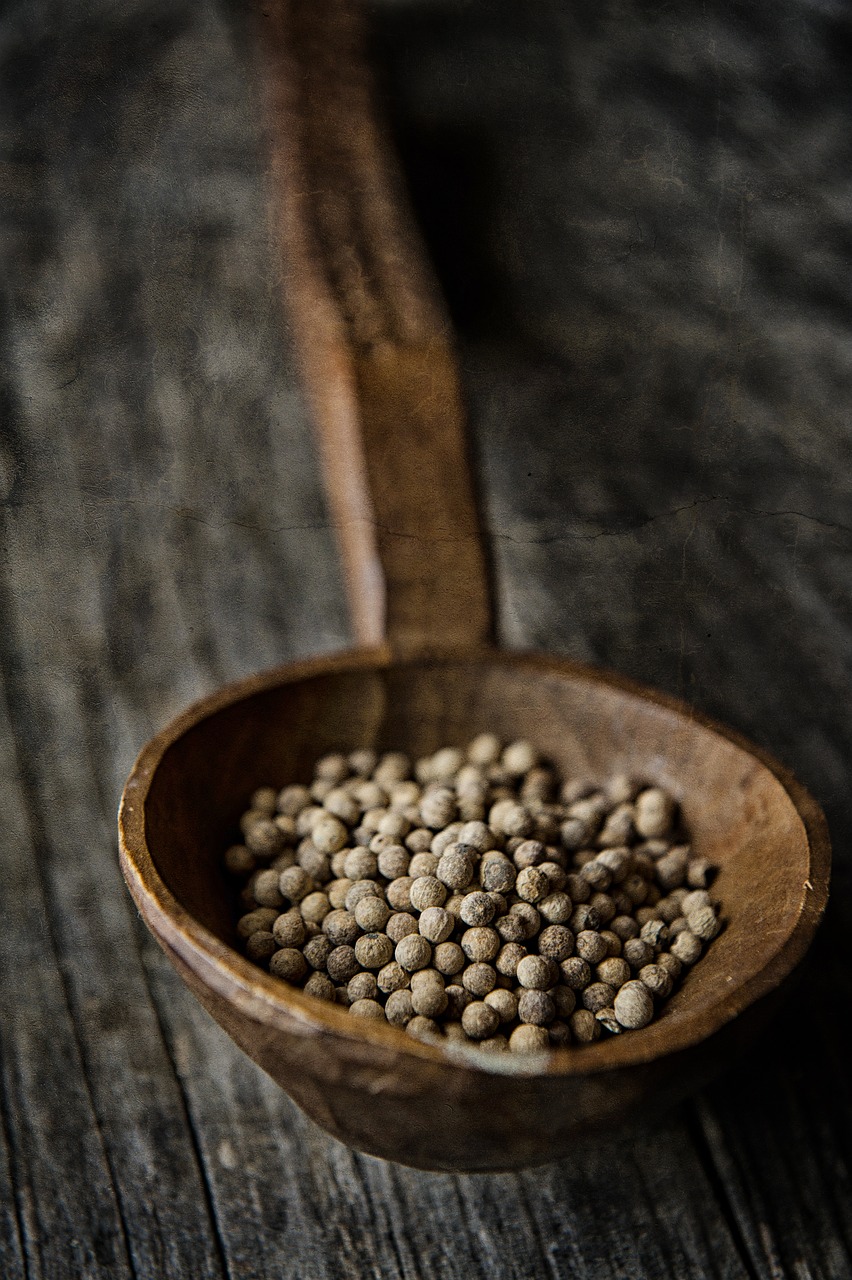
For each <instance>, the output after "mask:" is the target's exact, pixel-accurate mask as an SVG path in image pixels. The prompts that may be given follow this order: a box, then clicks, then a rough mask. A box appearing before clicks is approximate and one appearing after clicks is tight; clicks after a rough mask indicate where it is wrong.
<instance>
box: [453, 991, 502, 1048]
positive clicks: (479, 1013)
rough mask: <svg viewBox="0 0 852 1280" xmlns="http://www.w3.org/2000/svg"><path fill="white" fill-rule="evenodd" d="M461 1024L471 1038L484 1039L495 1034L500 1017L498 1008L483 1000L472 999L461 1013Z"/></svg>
mask: <svg viewBox="0 0 852 1280" xmlns="http://www.w3.org/2000/svg"><path fill="white" fill-rule="evenodd" d="M461 1024H462V1027H463V1028H464V1030H465V1032H466V1034H467V1035H469V1036H470V1038H471V1040H484V1039H485V1038H486V1036H493V1035H494V1033H495V1031H496V1030H497V1028H498V1026H499V1025H500V1018H499V1016H498V1014H497V1010H496V1009H492V1008H491V1006H490V1005H487V1004H486V1003H485V1002H484V1001H483V1000H472V1001H471V1002H470V1004H469V1005H468V1006H467V1007H466V1009H465V1010H464V1012H463V1013H462V1015H461Z"/></svg>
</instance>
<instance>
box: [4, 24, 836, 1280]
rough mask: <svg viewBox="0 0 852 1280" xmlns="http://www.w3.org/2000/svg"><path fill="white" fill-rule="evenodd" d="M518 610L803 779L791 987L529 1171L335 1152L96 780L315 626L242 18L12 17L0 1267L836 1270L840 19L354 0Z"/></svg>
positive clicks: (101, 1271)
mask: <svg viewBox="0 0 852 1280" xmlns="http://www.w3.org/2000/svg"><path fill="white" fill-rule="evenodd" d="M374 18H375V36H376V55H377V58H378V61H379V63H380V65H381V67H382V69H383V72H384V75H385V77H386V84H387V88H388V92H389V97H390V101H391V106H392V113H393V118H394V121H395V124H396V127H397V129H398V132H399V136H400V142H401V148H402V153H403V157H404V160H405V163H406V165H407V167H408V170H409V174H410V178H411V182H412V187H413V191H414V195H415V202H416V204H417V206H418V209H419V212H420V214H421V217H422V219H423V222H424V225H425V227H426V231H427V237H428V239H429V242H430V244H431V247H432V250H433V252H434V255H435V258H436V261H437V263H438V266H439V269H440V271H441V273H442V275H443V278H444V281H445V285H446V288H447V292H448V296H449V299H450V302H451V305H452V307H453V310H454V314H455V316H456V320H457V323H458V326H459V330H460V334H461V356H462V363H463V367H464V371H465V378H466V385H467V392H468V398H469V407H470V415H471V425H472V431H473V434H474V441H475V448H476V456H477V470H478V476H479V482H480V485H481V492H482V500H483V506H484V510H485V513H486V519H487V524H488V528H489V531H490V546H491V551H492V554H493V560H494V566H495V570H496V580H497V585H498V596H499V602H500V612H501V631H502V639H503V642H504V643H505V644H507V645H511V646H532V647H539V648H544V649H549V650H552V651H559V652H562V653H566V654H570V655H573V656H576V657H579V658H582V659H586V660H591V661H595V662H600V663H602V664H604V665H607V666H612V667H615V668H617V669H620V670H622V671H624V672H625V673H627V674H629V675H631V676H634V677H636V678H639V679H641V680H644V681H646V682H648V683H653V684H656V685H658V686H659V687H661V688H663V689H666V690H669V691H670V692H673V693H676V694H679V695H681V696H683V697H685V698H686V699H688V700H689V701H691V702H693V703H694V704H695V705H696V706H699V707H701V708H703V709H705V710H707V711H709V712H710V713H711V714H713V715H716V716H718V717H720V718H722V719H724V720H727V721H728V722H729V723H731V724H733V725H734V726H735V727H737V728H738V729H740V730H742V731H744V732H746V733H747V734H749V735H750V736H751V737H752V738H753V739H754V740H755V741H757V742H758V743H761V744H763V745H764V746H766V747H768V748H769V749H770V750H772V751H773V752H775V753H776V754H777V755H778V756H779V757H780V758H781V759H783V760H784V761H785V762H786V763H787V764H788V765H790V766H792V767H793V768H794V769H795V770H796V771H797V772H798V774H799V775H800V777H801V778H802V780H803V781H804V782H805V783H806V784H807V785H808V786H809V787H811V788H812V790H813V791H814V793H815V794H816V796H817V797H818V798H819V799H820V801H821V802H822V803H823V804H824V806H825V808H826V811H827V814H828V817H829V821H830V824H831V827H832V833H833V838H834V842H835V879H834V896H833V901H832V904H831V907H830V909H829V915H828V919H827V922H826V926H825V928H824V930H823V933H822V935H821V938H820V940H819V942H818V945H817V948H816V951H815V954H814V957H813V963H812V966H811V968H810V971H809V974H808V976H807V977H806V979H805V985H804V986H803V987H802V988H801V989H800V991H799V993H798V995H797V996H796V997H795V998H794V999H793V1000H792V1002H791V1003H790V1004H789V1005H788V1006H787V1009H786V1011H785V1012H784V1013H783V1014H782V1016H781V1017H780V1018H779V1019H778V1020H777V1022H776V1024H775V1026H774V1029H773V1030H772V1031H771V1032H770V1033H769V1034H768V1035H767V1036H766V1037H765V1038H764V1040H763V1041H762V1042H761V1043H760V1044H759V1045H758V1046H757V1047H756V1049H755V1050H754V1052H753V1053H752V1054H751V1055H750V1056H749V1057H748V1058H747V1059H746V1060H745V1061H743V1062H742V1063H741V1064H740V1066H739V1067H738V1068H737V1069H736V1070H734V1071H733V1072H731V1073H730V1074H729V1075H728V1076H727V1077H726V1078H725V1079H723V1080H721V1081H720V1082H719V1083H718V1084H716V1085H715V1086H714V1087H713V1088H711V1089H710V1090H708V1091H707V1092H706V1093H705V1094H704V1095H702V1096H701V1097H699V1098H697V1099H696V1100H694V1101H692V1102H690V1103H688V1104H687V1105H685V1106H683V1107H682V1108H681V1109H680V1110H679V1111H677V1112H675V1113H674V1114H672V1115H670V1116H669V1118H668V1119H667V1120H666V1121H665V1123H663V1124H662V1126H659V1127H656V1128H654V1129H649V1128H640V1129H638V1130H637V1131H635V1132H631V1133H625V1134H620V1135H614V1138H613V1142H612V1143H611V1144H609V1145H606V1146H600V1147H598V1148H595V1149H592V1150H585V1151H583V1152H578V1156H577V1158H576V1159H575V1160H567V1161H565V1162H563V1163H561V1164H558V1165H552V1166H548V1167H546V1168H544V1169H540V1170H537V1171H533V1172H530V1173H526V1174H523V1175H520V1176H509V1175H505V1176H488V1177H451V1176H444V1175H426V1174H421V1173H415V1172H411V1171H409V1170H406V1169H404V1168H402V1167H396V1166H390V1165H385V1164H381V1163H378V1162H376V1161H373V1160H371V1159H368V1158H366V1157H361V1156H358V1155H355V1154H353V1153H352V1152H350V1151H348V1150H346V1149H344V1148H343V1147H341V1146H339V1145H337V1144H335V1143H334V1142H332V1141H331V1140H329V1139H326V1138H325V1137H324V1136H323V1135H322V1134H321V1133H320V1132H319V1131H318V1130H317V1129H316V1128H314V1127H313V1125H311V1124H310V1123H309V1122H307V1121H306V1120H305V1119H303V1118H302V1117H301V1116H300V1114H299V1113H298V1112H297V1111H296V1109H295V1108H294V1106H293V1105H292V1104H291V1103H290V1102H289V1101H288V1099H287V1098H286V1097H285V1096H284V1095H283V1094H281V1093H280V1092H278V1091H277V1090H276V1088H275V1087H274V1086H273V1085H272V1084H271V1083H269V1082H268V1081H267V1080H266V1078H265V1077H263V1076H262V1075H261V1074H260V1072H259V1071H258V1070H256V1069H255V1068H254V1067H253V1066H252V1064H251V1063H250V1062H248V1061H247V1060H246V1059H245V1058H244V1057H243V1056H242V1055H241V1054H240V1052H239V1051H238V1050H237V1049H236V1048H235V1047H234V1046H233V1045H232V1044H231V1043H230V1042H229V1041H228V1040H227V1039H226V1038H225V1037H224V1035H223V1034H222V1033H221V1032H220V1031H219V1030H218V1028H217V1027H216V1026H215V1025H213V1024H212V1023H211V1021H210V1019H209V1018H208V1017H207V1016H206V1015H205V1014H204V1013H203V1012H202V1010H201V1009H200V1007H198V1006H197V1005H196V1004H195V1003H194V1001H193V1000H192V999H191V998H190V997H189V996H188V994H186V992H185V991H184V989H183V988H182V986H181V985H180V983H179V982H178V980H177V979H176V978H175V976H174V974H173V973H172V972H171V970H170V969H169V967H168V965H167V964H166V962H165V960H164V959H163V958H162V957H161V956H160V954H159V953H158V951H157V950H156V948H155V946H154V945H153V943H152V942H151V941H150V939H149V937H148V936H147V934H146V933H145V931H144V930H143V929H142V927H141V926H140V924H139V922H138V920H137V919H136V918H135V915H134V912H133V910H132V907H131V903H130V900H129V898H128V896H127V894H126V892H125V889H124V886H123V884H122V881H121V878H120V875H119V872H118V867H117V862H116V857H115V831H114V812H115V807H116V804H117V799H118V795H119V792H120V789H121V785H122V782H123V779H124V777H125V775H126V772H127V770H128V768H129V766H130V764H131V762H132V760H133V757H134V754H135V752H136V750H137V749H138V747H139V745H140V744H141V743H142V742H143V741H144V740H145V739H146V738H147V737H148V736H149V735H150V734H151V733H152V732H153V731H154V730H155V729H156V728H157V727H158V726H160V725H161V724H162V723H163V722H164V721H165V720H166V719H167V718H168V717H169V716H170V715H172V714H173V713H174V712H175V711H177V710H178V709H179V708H180V707H181V706H183V705H184V704H185V703H186V702H187V701H189V700H190V699H192V698H193V697H195V696H197V695H200V694H202V693H204V692H206V691H208V690H210V689H212V688H214V687H215V686H216V685H217V684H219V683H220V682H222V681H224V680H227V679H230V678H232V677H236V676H238V675H240V674H243V673H246V672H249V671H252V670H255V669H258V668H261V667H264V666H268V665H272V664H274V663H276V662H279V661H282V660H285V659H288V658H290V657H293V656H295V655H298V654H304V653H308V652H315V651H319V650H331V649H334V648H337V647H340V646H342V645H345V644H346V643H347V624H346V619H345V615H344V607H343V600H342V592H341V587H340V581H339V575H338V571H337V566H336V561H335V554H334V545H333V537H332V531H331V530H330V529H329V527H328V521H327V519H326V515H325V508H324V502H323V498H322V495H321V492H320V487H319V481H318V476H317V471H316V466H315V461H314V455H313V450H312V443H311V438H310V430H309V425H308V422H307V418H306V414H305V411H304V407H303V403H302V400H301V398H300V392H299V388H298V385H297V380H296V377H295V372H294V367H293V362H292V358H291V356H290V355H289V354H288V352H289V340H288V337H287V332H286V325H285V323H284V321H283V319H282V316H281V312H280V301H279V290H278V282H277V281H276V280H275V279H274V278H270V273H269V269H268V261H269V256H268V245H267V239H266V229H265V219H264V195H263V159H262V155H263V146H262V136H261V124H260V121H261V112H260V107H259V98H258V93H257V89H256V80H255V77H254V74H253V71H252V62H251V50H250V44H249V39H248V19H247V15H246V13H245V11H244V9H243V7H242V6H241V5H240V4H238V3H236V2H235V0H234V2H233V3H230V2H228V0H226V2H225V3H221V4H215V3H212V0H209V2H207V3H204V2H203V0H202V2H199V3H195V4H190V3H189V0H170V2H169V3H166V0H128V2H127V3H125V4H124V5H121V6H109V5H106V4H99V3H97V2H96V0H81V3H79V4H78V5H76V6H74V7H73V8H71V7H69V9H67V10H66V11H65V12H64V13H61V14H59V15H57V14H56V13H54V12H53V10H52V9H50V8H49V6H47V5H46V4H44V5H40V6H39V5H19V6H17V7H15V6H8V7H7V8H6V10H5V12H4V15H3V18H2V24H3V27H2V30H3V39H4V46H3V47H4V52H5V58H6V67H5V71H4V76H3V89H2V94H3V104H4V115H3V125H2V129H3V135H2V136H3V142H4V151H5V157H6V158H5V160H4V167H3V168H2V170H0V173H2V177H0V183H2V187H0V190H2V195H3V202H2V203H3V208H4V215H5V217H4V224H3V225H4V232H3V234H4V258H5V260H6V261H7V263H8V272H7V279H8V284H9V288H8V297H9V306H8V308H7V309H6V311H5V313H4V318H3V320H2V324H3V329H4V334H3V357H4V372H5V377H6V386H7V398H6V406H5V414H4V426H3V439H2V455H0V461H2V466H0V484H1V485H2V492H3V499H4V520H5V530H4V543H3V548H4V549H3V559H2V577H0V582H1V583H2V586H0V590H2V597H1V598H0V613H2V619H3V622H2V628H0V656H2V671H3V688H4V699H3V702H2V708H0V715H2V718H3V724H2V728H0V751H2V765H3V790H2V794H3V798H4V803H3V818H2V836H3V841H2V847H3V852H2V857H3V862H2V881H0V892H2V903H3V927H2V929H0V999H2V1023H0V1100H2V1120H3V1124H2V1128H0V1226H2V1229H0V1275H2V1277H3V1278H4V1280H20V1278H22V1277H27V1278H28V1280H29V1278H31V1280H36V1278H38V1280H41V1278H42V1277H44V1278H45V1280H46V1278H48V1277H50V1278H51V1280H54V1278H57V1280H58V1278H59V1277H75V1278H76V1277H110V1280H113V1278H115V1277H126V1276H133V1277H139V1278H140V1280H141V1278H142V1277H146V1278H147V1277H169V1278H170V1277H187V1278H191V1280H202V1278H204V1280H206V1278H207V1277H210V1278H211V1280H212V1278H213V1277H216V1278H217V1280H218V1278H219V1277H225V1276H227V1277H231V1278H232V1280H237V1277H239V1280H247V1278H249V1277H252V1278H254V1277H257V1278H258V1280H260V1278H263V1280H267V1278H272V1277H285V1276H286V1277H290V1276H292V1277H298V1278H299V1280H305V1278H308V1280H314V1278H316V1280H320V1278H323V1277H344V1276H345V1277H349V1276H357V1277H361V1276H381V1277H424V1278H426V1277H428V1278H432V1277H442V1278H444V1277H447V1278H450V1277H464V1278H465V1280H470V1277H479V1276H482V1277H489V1280H490V1278H492V1277H500V1278H502V1277H528V1276H553V1277H557V1276H560V1277H561V1276H576V1277H583V1278H584V1280H585V1278H586V1277H595V1278H596V1280H597V1278H598V1277H601V1278H603V1277H613V1278H615V1277H619V1278H626V1277H630V1278H632V1277H663V1276H674V1277H678V1278H680V1277H705V1276H713V1277H723V1276H724V1277H767V1278H770V1277H771V1278H773V1280H775V1278H780V1277H785V1278H787V1277H789V1278H790V1280H823V1278H825V1280H828V1278H829V1277H831V1278H832V1280H836V1278H839V1277H847V1276H852V1196H851V1195H850V1161H852V1090H850V1083H849V1081H850V1072H849V1067H848V1059H847V1057H846V1055H845V1053H844V1052H843V1050H842V1042H843V1031H844V1030H845V1027H844V1024H845V1023H846V1022H847V1021H848V1018H849V1016H850V995H852V966H850V961H849V936H850V933H849V931H850V927H852V908H850V896H849V895H850V877H849V870H850V863H849V856H848V842H849V835H850V818H852V806H850V800H849V786H848V777H847V770H848V760H849V756H850V748H852V718H850V715H849V706H850V668H852V630H851V629H850V628H852V617H851V616H850V613H852V610H851V609H850V599H852V596H851V595H850V588H852V554H850V553H852V502H851V501H850V493H849V481H848V474H849V470H850V460H852V445H851V444H850V431H849V414H850V388H852V382H850V356H849V352H850V345H849V342H850V317H852V272H850V270H849V246H850V243H852V231H851V230H850V227H852V195H850V191H852V188H850V179H849V174H850V172H852V168H851V167H850V159H852V156H851V155H850V150H852V144H850V138H852V130H850V127H849V126H850V120H852V91H850V80H849V77H848V72H847V71H846V69H845V68H844V63H843V56H844V51H845V52H846V54H847V57H848V50H849V47H850V46H849V38H850V27H849V17H848V13H847V12H845V11H844V10H843V9H842V7H841V6H834V5H831V4H829V3H817V0H810V3H806V2H805V0H778V3H776V4H773V5H772V6H770V5H769V4H768V3H760V4H758V5H756V6H751V7H749V8H741V7H738V6H735V5H733V4H732V3H728V2H727V0H726V2H724V3H723V2H722V0H706V2H705V3H702V4H698V3H697V2H696V3H694V4H692V3H686V4H685V5H678V6H674V7H670V6H651V7H642V6H628V5H625V4H620V3H615V4H613V5H610V6H599V5H598V4H596V3H594V2H593V0H579V3H577V4H574V5H571V6H566V5H562V4H559V3H557V2H556V0H548V2H546V3H543V4H541V5H536V6H518V5H515V4H512V3H508V2H507V3H503V2H502V0H498V2H497V3H494V2H493V0H491V2H490V3H489V2H486V0H470V3H467V4H464V5H458V4H449V3H446V0H413V2H412V0H409V2H408V3H405V4H402V3H392V2H391V0H385V2H384V3H383V4H382V5H381V6H380V7H378V8H377V9H376V10H375V14H374Z"/></svg>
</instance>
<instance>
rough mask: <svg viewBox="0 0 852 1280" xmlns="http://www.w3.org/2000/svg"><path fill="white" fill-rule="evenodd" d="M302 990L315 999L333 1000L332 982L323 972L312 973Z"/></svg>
mask: <svg viewBox="0 0 852 1280" xmlns="http://www.w3.org/2000/svg"><path fill="white" fill-rule="evenodd" d="M302 990H303V991H304V993H305V995H306V996H313V997H314V999H315V1000H328V1001H333V1000H334V983H333V982H332V981H331V979H330V978H328V977H326V975H325V974H324V973H316V972H315V973H312V974H311V976H310V977H309V978H308V980H307V982H306V983H305V985H304V987H303V988H302Z"/></svg>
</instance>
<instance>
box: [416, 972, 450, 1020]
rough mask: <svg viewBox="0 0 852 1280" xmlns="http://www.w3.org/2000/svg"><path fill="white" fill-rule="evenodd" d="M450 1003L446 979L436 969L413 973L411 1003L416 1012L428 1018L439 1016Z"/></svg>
mask: <svg viewBox="0 0 852 1280" xmlns="http://www.w3.org/2000/svg"><path fill="white" fill-rule="evenodd" d="M448 1003H449V1001H448V997H447V993H446V990H445V988H444V979H443V978H442V977H441V975H440V973H437V972H436V971H435V970H434V969H421V970H420V971H419V972H417V973H413V974H412V975H411V1005H412V1008H413V1009H414V1012H415V1013H416V1014H417V1013H419V1014H422V1015H423V1016H424V1017H427V1018H438V1017H440V1015H441V1014H442V1013H443V1012H444V1010H445V1009H446V1007H447V1004H448Z"/></svg>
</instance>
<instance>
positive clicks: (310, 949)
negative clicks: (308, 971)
mask: <svg viewBox="0 0 852 1280" xmlns="http://www.w3.org/2000/svg"><path fill="white" fill-rule="evenodd" d="M289 945H293V944H292V943H291V944H289ZM295 945H296V946H298V945H299V944H298V943H296V944H295ZM331 951H332V946H331V943H330V942H329V940H328V938H327V937H326V936H325V934H324V933H319V934H317V936H316V937H315V938H309V939H308V941H307V942H306V943H305V945H304V947H303V948H302V955H303V956H304V957H305V959H306V960H307V962H308V964H309V965H310V966H311V968H312V969H325V966H326V963H327V961H328V957H329V956H330V955H331Z"/></svg>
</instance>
